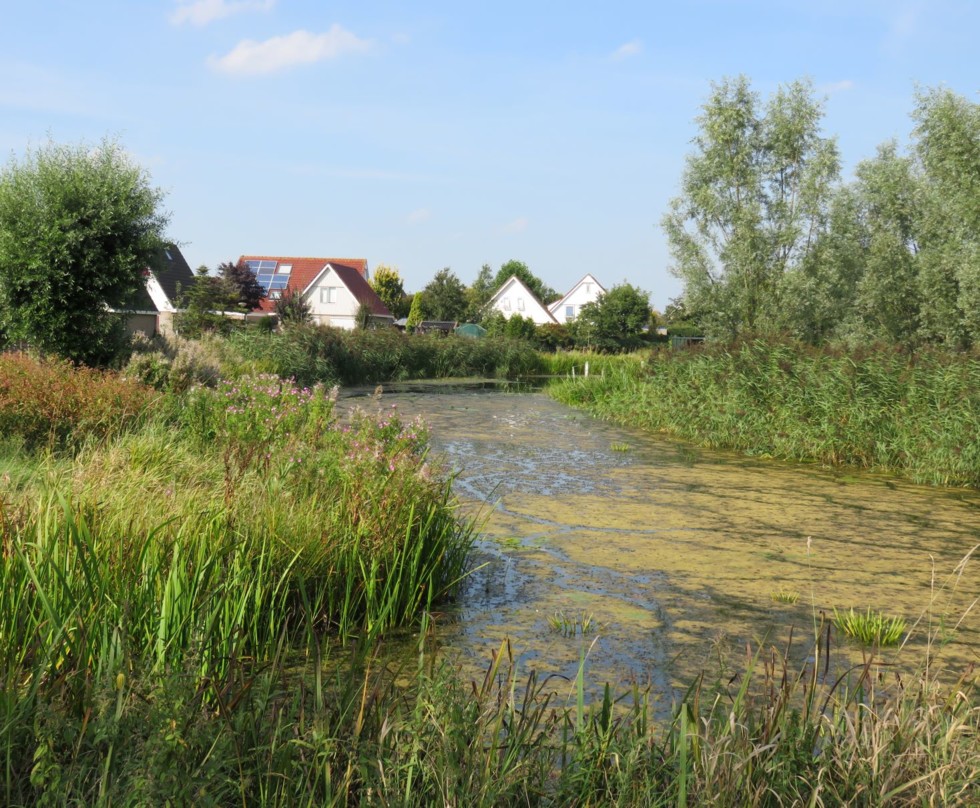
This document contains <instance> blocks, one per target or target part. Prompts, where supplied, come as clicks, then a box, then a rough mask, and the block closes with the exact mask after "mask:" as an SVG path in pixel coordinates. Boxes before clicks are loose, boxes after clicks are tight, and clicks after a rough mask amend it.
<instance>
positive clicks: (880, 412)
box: [549, 341, 980, 487]
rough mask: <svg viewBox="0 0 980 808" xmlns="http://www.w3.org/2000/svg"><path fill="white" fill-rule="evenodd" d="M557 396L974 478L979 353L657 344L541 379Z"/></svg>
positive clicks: (786, 453)
mask: <svg viewBox="0 0 980 808" xmlns="http://www.w3.org/2000/svg"><path fill="white" fill-rule="evenodd" d="M549 390H550V392H551V394H552V395H553V396H555V397H556V398H558V399H559V400H561V401H564V402H566V403H569V404H572V405H575V406H581V407H585V408H586V409H588V410H589V411H590V412H592V413H594V414H595V415H597V416H599V417H602V418H608V419H611V420H616V421H618V422H620V423H624V424H629V425H631V426H636V427H640V428H642V429H646V430H650V431H655V432H666V433H669V434H672V435H676V436H677V437H680V438H683V439H685V440H689V441H692V442H694V443H697V444H698V445H701V446H708V447H713V448H724V449H735V450H738V451H742V452H746V453H749V454H754V455H762V456H769V457H777V458H782V459H787V460H798V461H815V462H819V463H826V464H832V465H852V466H857V467H860V468H868V469H877V470H882V471H888V472H893V473H897V474H900V475H903V476H905V477H907V478H909V479H912V480H914V481H916V482H925V483H931V484H937V485H958V486H973V487H978V486H980V358H978V357H977V356H976V355H975V354H950V353H945V352H940V351H921V352H919V353H917V354H915V355H912V356H910V355H908V354H906V353H902V352H899V351H897V350H895V349H893V348H881V349H868V350H867V351H864V352H861V353H841V352H836V351H832V350H829V349H813V348H804V347H802V346H799V345H793V344H779V343H768V342H761V341H756V342H745V343H742V344H739V345H737V346H734V347H728V348H725V347H713V348H707V349H704V350H687V351H679V352H661V353H656V354H653V355H652V356H651V357H650V358H649V360H648V361H647V362H646V364H644V365H643V366H638V365H635V364H633V365H626V364H624V365H623V366H622V367H621V368H619V369H618V370H617V371H615V372H613V371H607V372H606V373H605V374H604V375H602V376H600V377H596V376H595V374H593V375H592V376H591V377H590V378H589V379H587V380H585V379H582V378H576V379H575V380H568V381H564V382H562V383H558V384H556V385H554V386H552V387H551V388H549Z"/></svg>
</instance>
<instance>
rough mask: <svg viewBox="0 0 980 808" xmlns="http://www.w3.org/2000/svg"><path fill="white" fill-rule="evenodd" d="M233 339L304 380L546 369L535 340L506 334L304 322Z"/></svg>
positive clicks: (253, 357) (275, 369) (368, 380)
mask: <svg viewBox="0 0 980 808" xmlns="http://www.w3.org/2000/svg"><path fill="white" fill-rule="evenodd" d="M230 342H231V344H232V345H233V346H234V347H235V349H236V350H238V351H239V352H240V353H241V355H242V356H243V357H244V358H245V359H246V360H249V361H252V362H254V363H255V367H257V368H260V369H262V370H265V371H268V372H271V373H275V374H278V375H279V376H283V377H290V378H294V379H296V380H298V381H299V382H301V383H303V384H314V383H316V382H324V383H329V384H334V383H338V384H342V385H360V384H377V383H380V382H387V381H405V380H410V379H436V378H450V377H473V376H478V377H484V378H504V379H516V378H519V377H522V376H528V375H532V374H535V373H540V372H541V369H542V367H543V360H542V358H541V357H540V356H539V354H538V353H537V352H536V351H535V350H534V349H533V348H532V347H531V346H530V345H528V344H527V343H524V342H520V341H517V340H511V339H506V338H503V337H497V338H484V339H472V338H469V337H461V336H455V335H447V336H444V335H438V334H404V333H401V332H398V331H396V330H394V329H378V330H356V331H343V330H340V329H335V328H328V327H325V326H324V327H314V326H301V327H294V328H288V329H285V330H284V331H283V332H282V333H280V334H268V333H262V332H259V331H245V332H242V333H240V334H236V335H233V336H232V338H231V339H230Z"/></svg>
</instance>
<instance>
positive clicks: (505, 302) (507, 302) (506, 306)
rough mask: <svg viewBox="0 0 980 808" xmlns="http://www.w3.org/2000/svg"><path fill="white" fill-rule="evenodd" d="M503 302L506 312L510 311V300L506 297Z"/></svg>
mask: <svg viewBox="0 0 980 808" xmlns="http://www.w3.org/2000/svg"><path fill="white" fill-rule="evenodd" d="M503 302H504V311H510V298H509V297H505V298H504V301H503Z"/></svg>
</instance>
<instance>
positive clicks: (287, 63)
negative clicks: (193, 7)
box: [210, 24, 371, 76]
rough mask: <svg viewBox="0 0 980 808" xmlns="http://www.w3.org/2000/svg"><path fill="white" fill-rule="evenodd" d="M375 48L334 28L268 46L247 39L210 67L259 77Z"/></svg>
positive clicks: (288, 37)
mask: <svg viewBox="0 0 980 808" xmlns="http://www.w3.org/2000/svg"><path fill="white" fill-rule="evenodd" d="M370 47H371V42H370V40H367V39H360V38H359V37H357V36H355V35H354V34H352V33H351V32H350V31H347V30H346V29H344V28H342V27H341V26H339V25H337V24H334V25H332V26H331V27H330V30H329V31H327V32H325V33H322V34H312V33H310V32H309V31H294V32H293V33H291V34H287V35H285V36H275V37H272V39H267V40H265V41H264V42H256V41H254V40H252V39H245V40H242V41H241V42H239V43H238V44H237V45H236V46H235V47H234V48H233V49H232V50H231V52H229V53H227V54H225V55H224V56H222V57H220V58H219V57H215V56H212V57H211V59H210V64H211V66H212V67H213V68H215V69H216V70H220V71H221V72H222V73H229V74H231V75H236V76H257V75H261V74H263V73H275V72H277V71H280V70H288V69H289V68H292V67H295V66H296V65H303V64H313V63H315V62H322V61H324V60H326V59H336V58H338V57H340V56H343V55H344V54H347V53H358V52H360V51H365V50H367V49H368V48H370Z"/></svg>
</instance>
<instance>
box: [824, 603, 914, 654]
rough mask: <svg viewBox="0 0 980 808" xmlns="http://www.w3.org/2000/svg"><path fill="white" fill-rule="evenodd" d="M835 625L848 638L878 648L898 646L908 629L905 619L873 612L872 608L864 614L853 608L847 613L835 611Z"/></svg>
mask: <svg viewBox="0 0 980 808" xmlns="http://www.w3.org/2000/svg"><path fill="white" fill-rule="evenodd" d="M834 625H835V626H836V627H837V630H838V631H842V632H843V633H844V634H846V635H847V636H848V637H852V638H853V639H855V640H857V641H858V642H860V643H862V644H863V645H869V646H874V647H876V648H884V647H886V646H889V645H898V643H899V642H901V640H902V637H903V635H904V634H905V630H906V629H907V628H908V624H907V623H906V621H905V618H903V617H888V616H887V615H885V614H882V613H881V612H874V611H872V610H871V607H870V606H869V607H868V611H867V612H865V613H864V614H862V613H861V612H855V611H854V609H853V608H852V609H849V610H847V611H843V610H838V609H834Z"/></svg>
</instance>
